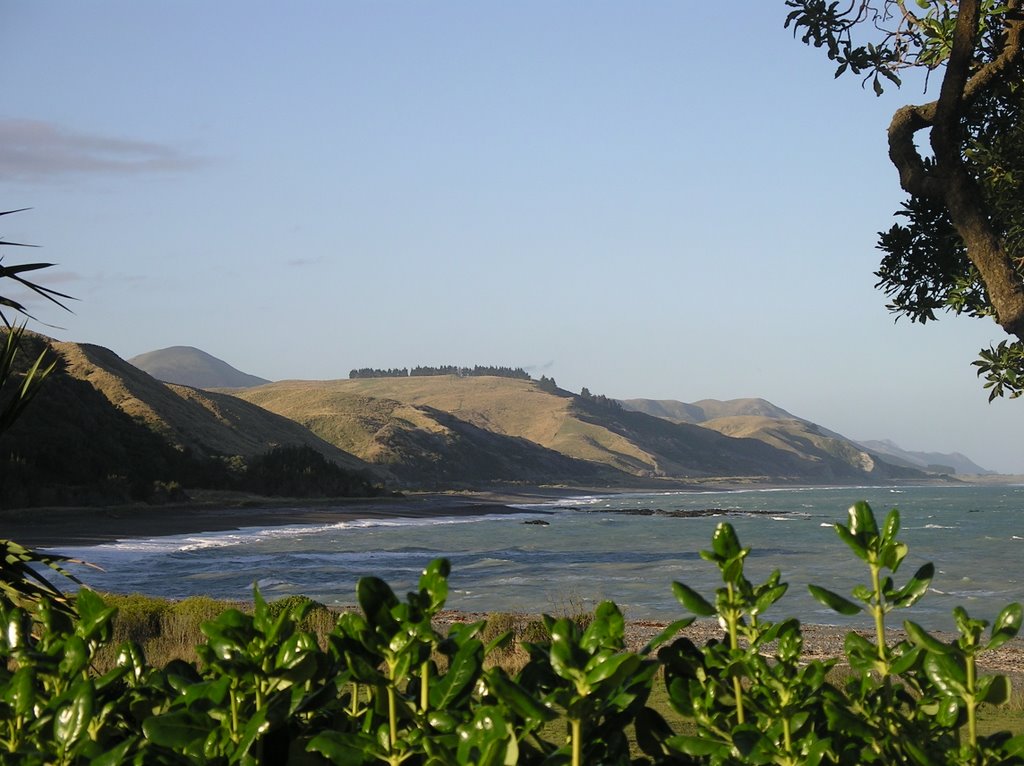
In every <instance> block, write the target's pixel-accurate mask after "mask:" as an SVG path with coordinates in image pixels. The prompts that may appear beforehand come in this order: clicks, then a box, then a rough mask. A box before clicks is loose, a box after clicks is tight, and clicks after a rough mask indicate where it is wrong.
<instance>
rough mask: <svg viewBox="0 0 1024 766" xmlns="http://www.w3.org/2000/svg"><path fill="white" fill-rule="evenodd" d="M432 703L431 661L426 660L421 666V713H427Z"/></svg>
mask: <svg viewBox="0 0 1024 766" xmlns="http://www.w3.org/2000/svg"><path fill="white" fill-rule="evenodd" d="M429 702H430V660H429V659H428V660H425V661H424V662H423V665H421V666H420V711H421V712H423V713H426V712H427V704H428V703H429Z"/></svg>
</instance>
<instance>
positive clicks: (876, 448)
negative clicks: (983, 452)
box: [621, 398, 991, 474]
mask: <svg viewBox="0 0 1024 766" xmlns="http://www.w3.org/2000/svg"><path fill="white" fill-rule="evenodd" d="M621 404H622V406H623V407H625V408H626V409H630V410H635V411H638V412H645V413H647V414H649V415H654V416H656V417H660V418H665V419H666V420H670V421H672V422H674V423H695V424H699V425H701V426H703V427H705V428H711V429H713V430H716V431H718V432H720V433H723V434H726V435H728V436H743V437H746V438H750V439H759V440H761V441H764V442H766V443H768V444H772V445H774V446H777V447H780V448H782V449H785V450H788V451H791V452H794V453H796V454H801V455H804V456H805V457H807V458H809V459H812V460H817V459H820V458H821V457H822V453H826V454H829V455H832V456H833V457H838V458H839V459H841V460H844V461H849V462H851V463H853V464H858V463H860V464H862V465H869V464H871V463H872V462H874V461H879V460H880V461H884V462H886V463H889V464H891V465H894V466H900V467H903V468H911V469H914V470H918V471H924V472H927V473H932V474H935V473H939V474H952V473H959V474H985V473H991V471H986V470H985V469H984V468H982V467H981V466H979V465H977V464H976V463H974V462H972V461H971V460H970V459H969V458H967V457H965V456H964V455H961V454H960V453H958V452H956V453H952V454H945V453H940V452H908V451H906V450H903V449H900V448H899V447H898V446H897V445H895V444H893V443H892V442H891V441H854V440H853V439H848V438H846V437H845V436H843V435H842V434H838V433H836V432H835V431H830V430H828V429H827V428H823V427H822V426H820V425H818V424H816V423H812V422H811V421H809V420H804V419H803V418H799V417H797V416H795V415H793V414H791V413H789V412H787V411H786V410H784V409H782V408H781V407H778V406H776V405H774V404H772V403H771V402H769V401H767V400H765V399H755V398H751V399H729V400H725V401H721V400H718V399H702V400H700V401H698V402H693V403H686V402H680V401H676V400H674V399H623V400H621Z"/></svg>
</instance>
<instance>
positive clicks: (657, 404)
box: [619, 398, 799, 424]
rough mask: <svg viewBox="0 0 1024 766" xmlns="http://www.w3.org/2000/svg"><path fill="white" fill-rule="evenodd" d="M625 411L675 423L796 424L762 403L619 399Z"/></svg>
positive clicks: (760, 401) (784, 414)
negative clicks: (745, 418)
mask: <svg viewBox="0 0 1024 766" xmlns="http://www.w3.org/2000/svg"><path fill="white" fill-rule="evenodd" d="M619 401H620V402H621V404H622V406H623V407H625V408H626V409H627V410H634V411H636V412H645V413H647V414H648V415H654V416H655V417H659V418H665V419H666V420H672V421H675V422H677V423H697V424H699V423H704V422H705V421H708V420H714V419H716V418H728V417H734V416H737V415H753V416H759V417H768V418H778V419H786V420H798V419H799V418H797V417H796V416H795V415H791V414H790V413H788V412H786V411H785V410H784V409H782V408H781V407H776V406H775V405H774V404H772V403H771V402H769V401H767V400H765V399H755V398H751V399H728V400H725V401H722V400H719V399H701V400H700V401H699V402H693V403H691V404H687V403H686V402H680V401H676V400H675V399H621V400H619Z"/></svg>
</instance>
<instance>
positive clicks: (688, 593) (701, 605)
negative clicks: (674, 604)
mask: <svg viewBox="0 0 1024 766" xmlns="http://www.w3.org/2000/svg"><path fill="white" fill-rule="evenodd" d="M672 592H673V593H674V594H675V597H676V600H677V601H678V602H679V603H680V604H682V605H683V607H684V608H685V609H689V610H690V611H691V612H693V613H694V614H695V615H697V616H698V617H710V616H712V615H713V614H716V610H715V608H714V607H713V606H711V604H709V603H708V602H707V601H706V600H705V599H704V597H703V596H702V595H700V594H699V593H698V592H697V591H695V590H694V589H693V588H691V587H690V586H688V585H684V584H683V583H681V582H674V583H672Z"/></svg>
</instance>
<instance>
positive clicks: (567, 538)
mask: <svg viewBox="0 0 1024 766" xmlns="http://www.w3.org/2000/svg"><path fill="white" fill-rule="evenodd" d="M859 499H864V500H867V501H868V502H870V503H871V504H872V506H873V507H874V509H875V512H876V515H878V516H879V520H880V521H881V518H882V517H884V514H885V513H886V512H887V511H888V509H889V508H891V507H892V506H894V505H895V506H898V507H899V508H900V510H901V514H902V519H903V530H904V531H903V539H904V540H905V541H906V542H907V543H908V544H909V545H910V555H909V556H908V558H907V560H906V562H905V563H904V565H903V568H902V569H901V571H900V572H899V573H898V575H897V581H898V582H902V581H903V578H906V577H909V576H910V575H911V574H912V573H913V571H914V570H915V569H916V568H917V567H918V566H920V565H921V564H922V563H924V562H926V561H933V562H935V565H936V570H937V572H936V576H935V580H934V581H933V588H932V592H931V593H930V594H929V595H928V596H927V597H926V598H925V599H924V600H923V601H922V602H921V603H920V604H919V605H918V606H916V607H915V608H914V610H913V616H914V619H916V620H917V621H918V622H921V623H922V624H924V625H926V626H927V627H930V628H948V627H950V626H951V624H952V621H951V619H950V618H949V613H950V611H951V610H952V608H953V606H955V605H957V604H961V605H963V606H964V607H965V608H966V609H967V610H968V611H969V612H970V613H971V614H972V616H978V617H983V618H986V619H991V618H992V617H994V616H995V614H996V613H997V612H998V610H999V609H1000V608H1001V607H1002V606H1004V605H1005V604H1006V603H1008V602H1010V601H1024V580H1022V578H1021V573H1020V562H1021V560H1022V558H1024V524H1022V519H1024V515H1022V514H1024V487H1018V486H1010V487H974V486H963V487H960V486H954V487H948V486H947V487H902V488H889V487H860V488H849V487H844V488H831V489H822V488H809V489H780V490H749V491H736V492H675V493H659V494H640V493H635V494H618V495H612V496H596V495H595V496H586V497H577V498H569V499H564V500H560V501H558V502H554V503H550V504H544V505H536V506H529V507H525V508H524V510H525V511H527V512H526V513H525V514H522V515H502V516H479V517H454V516H453V517H448V518H435V519H386V520H382V519H372V520H363V521H346V522H341V523H338V524H332V525H326V526H325V525H295V526H286V527H268V528H248V529H242V530H237V531H233V532H211V533H205V534H189V535H175V536H170V537H158V538H151V539H133V540H123V541H120V542H117V543H113V544H108V545H101V546H95V547H88V548H61V549H59V551H60V552H61V553H67V554H71V555H75V556H78V557H81V558H84V559H87V560H89V561H91V562H94V563H96V564H99V565H100V566H102V567H103V568H104V570H105V571H104V572H102V573H100V572H95V571H93V570H82V571H81V572H80V573H79V574H80V576H81V577H82V578H83V579H84V580H85V581H86V582H88V583H89V584H90V585H91V586H92V587H94V588H97V589H105V590H112V591H119V592H129V591H139V592H143V593H150V594H154V595H163V596H172V597H181V596H187V595H193V594H208V595H212V596H216V597H223V598H238V599H244V598H249V597H251V595H252V586H253V584H254V583H256V584H258V585H259V588H260V591H261V592H262V593H263V594H264V596H265V597H267V598H278V597H280V596H283V595H287V594H291V593H303V594H305V595H308V596H311V597H313V598H316V599H318V600H320V601H323V602H325V603H328V604H351V603H353V602H354V595H353V593H354V588H355V583H356V581H357V579H358V578H359V577H361V576H363V575H367V574H373V575H377V576H379V577H383V578H385V579H386V580H387V581H388V582H390V583H391V584H392V586H393V587H394V588H395V590H396V591H397V592H399V593H402V592H404V591H405V590H408V589H410V588H412V587H414V585H415V582H416V579H417V577H418V575H419V572H420V570H422V568H423V566H424V565H425V564H426V563H427V562H428V561H429V560H430V559H432V558H435V557H438V556H446V557H448V558H450V559H451V561H452V576H451V578H450V583H451V587H452V591H451V596H450V598H449V606H451V607H453V608H457V609H465V610H473V611H517V612H538V611H555V612H558V611H562V610H565V609H570V608H576V607H577V606H580V605H583V606H586V607H587V608H590V607H592V606H593V604H594V603H596V602H598V601H600V600H602V599H612V600H614V601H616V602H617V603H618V604H619V605H620V606H621V607H622V608H623V610H624V611H625V613H626V615H627V617H632V618H653V619H662V620H668V619H673V618H675V617H677V616H682V614H683V612H682V608H681V607H680V606H678V604H677V603H676V601H675V599H674V597H673V596H672V592H671V583H672V581H673V580H680V581H683V582H686V583H687V584H688V585H690V586H692V587H694V588H697V589H698V590H700V591H702V592H704V593H706V594H708V595H710V594H711V593H712V592H713V590H714V588H716V587H718V586H719V585H720V581H719V580H718V579H717V570H715V569H714V568H713V567H712V566H711V565H710V564H708V563H707V562H705V561H703V560H702V559H701V558H700V557H699V553H698V552H699V551H700V549H701V548H706V547H708V546H709V544H710V537H711V532H712V530H713V529H714V527H715V525H716V524H718V523H720V522H721V521H723V520H728V521H729V522H730V523H732V524H733V525H734V526H735V528H736V530H737V532H738V534H739V536H740V540H741V541H742V543H743V544H744V545H746V546H750V547H751V548H752V549H753V550H752V552H751V554H750V557H749V558H748V564H747V572H748V576H749V577H750V578H751V579H752V580H755V581H759V580H760V579H763V578H764V577H766V576H767V575H768V574H769V573H770V572H771V570H773V569H776V568H778V569H780V570H781V571H782V575H783V580H784V581H787V582H789V583H790V590H789V593H787V595H786V597H785V598H784V599H783V600H782V602H781V609H778V610H777V611H776V612H775V615H774V616H775V617H779V616H782V612H785V613H786V614H787V615H788V614H795V615H797V616H799V617H801V618H802V619H804V620H806V621H808V622H818V623H829V624H833V623H835V624H838V623H840V622H841V619H840V618H839V617H838V616H837V615H835V614H833V613H831V612H829V611H828V610H825V609H824V608H822V607H820V606H819V605H818V604H817V603H816V602H814V601H813V600H812V599H811V598H810V597H809V596H808V595H807V588H806V585H807V583H816V584H819V585H823V586H825V587H827V588H831V589H833V590H836V591H838V592H842V593H847V592H848V591H849V589H850V588H851V587H853V586H854V585H855V584H857V583H860V582H865V579H866V570H864V569H863V568H862V567H861V565H860V562H859V560H857V559H855V558H854V557H853V555H852V553H851V552H850V551H849V550H848V549H847V548H846V547H845V546H844V545H843V543H842V542H841V541H840V540H839V539H838V537H837V536H836V534H835V532H834V530H833V529H832V528H831V525H832V524H833V523H834V522H836V521H844V520H845V518H846V510H845V509H846V508H847V507H848V506H849V505H850V504H851V503H852V502H854V501H855V500H859ZM679 511H684V512H706V515H697V516H680V515H672V514H673V513H674V512H679ZM528 521H545V522H547V524H536V523H533V524H531V523H524V522H528ZM896 624H898V621H897V623H896Z"/></svg>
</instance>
